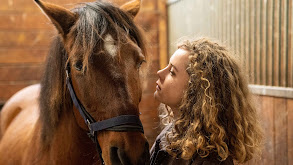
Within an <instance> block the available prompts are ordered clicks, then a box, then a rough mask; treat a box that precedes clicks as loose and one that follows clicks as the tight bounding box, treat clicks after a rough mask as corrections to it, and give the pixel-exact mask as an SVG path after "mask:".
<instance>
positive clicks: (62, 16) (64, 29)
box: [35, 0, 77, 38]
mask: <svg viewBox="0 0 293 165" xmlns="http://www.w3.org/2000/svg"><path fill="white" fill-rule="evenodd" d="M35 2H36V4H37V5H38V6H39V7H40V8H41V9H42V11H43V12H44V13H45V15H46V16H47V17H48V18H49V19H50V20H51V22H52V23H53V24H54V25H55V27H56V28H57V30H58V31H59V33H61V34H62V36H63V37H64V38H65V37H66V35H67V34H68V33H69V31H70V28H71V27H72V26H73V25H74V23H75V21H76V19H77V15H76V14H75V13H73V12H71V11H69V10H67V9H65V8H63V7H60V6H57V5H53V4H50V3H46V2H42V1H40V0H35Z"/></svg>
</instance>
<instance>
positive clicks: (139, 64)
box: [137, 60, 146, 69]
mask: <svg viewBox="0 0 293 165" xmlns="http://www.w3.org/2000/svg"><path fill="white" fill-rule="evenodd" d="M144 62H146V61H145V60H142V61H140V62H139V63H138V66H137V68H138V69H139V68H140V67H141V65H142V64H143V63H144Z"/></svg>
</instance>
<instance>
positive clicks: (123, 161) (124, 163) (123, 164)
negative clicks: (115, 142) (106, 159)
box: [110, 147, 131, 165]
mask: <svg viewBox="0 0 293 165" xmlns="http://www.w3.org/2000/svg"><path fill="white" fill-rule="evenodd" d="M110 159H111V163H112V164H113V165H130V164H131V161H130V159H129V158H128V156H127V155H126V153H125V152H124V151H123V150H121V149H118V148H117V147H111V149H110Z"/></svg>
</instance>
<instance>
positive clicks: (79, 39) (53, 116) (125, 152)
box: [0, 0, 149, 165]
mask: <svg viewBox="0 0 293 165" xmlns="http://www.w3.org/2000/svg"><path fill="white" fill-rule="evenodd" d="M35 1H36V3H37V4H38V6H39V7H40V8H41V9H42V10H43V12H44V13H45V14H46V15H47V16H48V18H49V19H50V20H51V22H52V23H53V24H54V26H55V27H56V29H57V31H58V32H59V34H58V35H57V36H56V37H55V39H54V41H53V43H52V45H51V49H50V52H49V55H48V57H47V61H46V67H45V72H44V75H43V77H42V80H41V83H40V84H38V85H33V86H30V87H27V88H25V89H23V90H21V91H20V92H18V93H16V94H15V95H14V96H13V97H12V98H11V99H10V100H8V101H7V103H6V104H5V105H4V107H3V109H2V111H1V114H0V115H1V116H0V124H1V125H0V164H1V165H3V164H5V165H6V164H13V165H15V164H29V165H31V164H50V165H51V164H102V162H103V161H104V163H105V164H107V165H111V164H148V163H149V152H148V149H149V146H148V143H147V140H146V138H145V136H144V134H143V133H142V132H143V131H142V126H140V124H141V123H140V120H139V118H138V116H139V109H138V104H139V102H140V99H141V87H140V79H139V77H140V66H141V64H142V62H144V61H145V53H146V52H145V47H144V42H143V38H142V35H141V33H140V31H139V29H138V27H137V26H135V24H134V22H133V18H134V16H135V15H136V14H137V12H138V11H139V6H140V1H138V0H133V1H131V2H128V3H127V4H125V5H123V6H122V7H120V8H117V7H115V6H113V5H111V4H109V3H104V2H92V3H84V4H81V5H80V6H79V7H77V8H75V9H73V10H71V11H70V10H67V9H64V8H62V7H59V6H56V5H53V4H49V3H45V2H42V1H38V0H35ZM66 82H67V83H66ZM67 85H68V88H69V89H72V90H69V89H67ZM75 97H76V98H75ZM71 98H72V99H71ZM84 116H85V118H84ZM113 117H114V118H113ZM128 118H130V119H128ZM107 119H109V120H107ZM112 119H114V120H112ZM95 121H101V122H98V123H94V122H95ZM104 121H105V122H104ZM113 123H114V124H113ZM115 123H116V124H115ZM109 125H110V126H109ZM104 126H105V127H104ZM89 131H90V134H89V135H90V137H91V139H90V138H89V137H88V134H87V132H89ZM92 140H93V141H94V142H96V144H95V143H93V142H92ZM100 152H101V153H100Z"/></svg>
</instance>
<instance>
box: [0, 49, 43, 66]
mask: <svg viewBox="0 0 293 165" xmlns="http://www.w3.org/2000/svg"><path fill="white" fill-rule="evenodd" d="M47 53H48V49H37V48H33V49H25V48H24V49H14V48H0V65H1V64H25V63H42V62H44V61H45V58H46V55H47Z"/></svg>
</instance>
